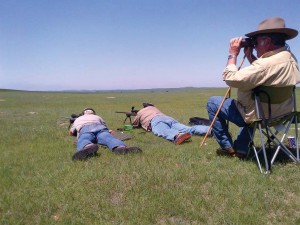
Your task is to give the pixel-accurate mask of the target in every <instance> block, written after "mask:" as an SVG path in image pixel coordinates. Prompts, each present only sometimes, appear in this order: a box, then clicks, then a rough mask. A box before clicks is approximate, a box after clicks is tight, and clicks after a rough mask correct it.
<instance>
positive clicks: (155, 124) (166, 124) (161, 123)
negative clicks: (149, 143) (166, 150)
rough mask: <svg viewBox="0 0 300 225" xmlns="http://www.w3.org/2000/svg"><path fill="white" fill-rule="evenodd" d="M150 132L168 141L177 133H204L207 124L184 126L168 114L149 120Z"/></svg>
mask: <svg viewBox="0 0 300 225" xmlns="http://www.w3.org/2000/svg"><path fill="white" fill-rule="evenodd" d="M151 128H152V132H153V133H154V134H155V135H156V136H159V137H163V138H165V139H167V140H169V141H174V139H175V136H176V135H177V134H178V133H180V132H181V133H190V134H197V135H205V134H206V132H207V130H208V128H209V127H208V126H203V125H197V126H192V127H190V126H186V125H184V124H181V123H179V122H178V121H177V120H175V119H173V118H172V117H169V116H165V115H162V116H156V117H154V118H153V119H152V120H151Z"/></svg>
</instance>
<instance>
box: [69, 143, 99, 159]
mask: <svg viewBox="0 0 300 225" xmlns="http://www.w3.org/2000/svg"><path fill="white" fill-rule="evenodd" d="M97 151H98V145H96V144H93V143H90V144H87V145H86V146H84V148H83V149H82V150H80V151H78V152H76V153H75V154H74V155H73V157H72V159H73V160H85V159H87V158H88V157H90V156H93V155H95V154H96V152H97Z"/></svg>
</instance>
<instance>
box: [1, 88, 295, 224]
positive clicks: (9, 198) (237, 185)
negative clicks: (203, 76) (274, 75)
mask: <svg viewBox="0 0 300 225" xmlns="http://www.w3.org/2000/svg"><path fill="white" fill-rule="evenodd" d="M225 92H226V89H209V88H207V89H205V88H199V89H178V90H177V89H170V90H165V91H163V90H161V91H143V92H142V91H136V92H109V93H108V92H107V93H55V92H52V93H51V92H24V91H7V90H1V91H0V99H1V101H0V124H1V129H0V138H1V139H0V140H1V141H0V143H1V145H0V149H1V157H0V193H1V197H0V224H300V204H299V203H300V188H299V187H300V179H299V178H300V173H299V169H300V168H299V166H298V165H295V164H294V163H291V162H288V163H282V162H281V163H276V164H275V165H274V168H273V172H272V174H270V175H262V174H260V173H259V170H258V168H257V165H256V163H255V162H254V161H250V160H249V161H239V160H237V159H233V158H227V157H218V156H216V154H215V150H216V149H217V148H218V145H217V143H216V142H215V141H214V139H212V138H209V139H208V140H207V142H206V143H207V144H206V145H205V146H203V147H202V148H201V149H200V148H199V145H200V143H201V140H202V138H203V137H199V136H193V137H192V141H191V142H188V143H185V144H183V145H180V146H175V145H174V144H172V143H171V142H168V141H166V140H164V139H162V138H158V137H156V136H154V135H153V134H152V133H149V132H148V133H146V132H143V131H142V130H140V129H136V130H133V131H132V134H133V135H134V138H133V139H131V140H128V141H126V142H127V144H128V145H130V146H139V147H141V148H142V149H143V153H142V154H138V155H115V154H113V153H111V152H110V151H109V150H108V149H105V148H100V149H99V155H98V156H97V157H94V158H90V159H89V160H87V161H84V162H73V161H72V160H71V157H72V155H73V154H74V152H75V145H74V139H73V138H72V137H69V136H68V134H67V128H68V121H67V120H66V119H65V117H68V116H70V115H71V114H72V113H79V112H80V111H81V110H82V109H83V108H85V107H92V108H94V109H95V110H96V112H97V113H98V114H99V115H101V117H102V118H104V119H105V121H106V122H107V124H108V126H109V128H110V129H113V130H115V129H117V128H119V127H122V125H123V120H124V119H125V117H124V115H123V114H116V113H115V111H129V110H130V108H131V106H135V108H137V109H138V108H140V107H141V103H142V102H152V103H154V104H155V105H157V106H158V107H159V108H160V109H161V110H162V111H163V112H164V113H166V114H167V115H170V116H172V117H174V118H176V119H178V120H179V121H180V122H182V123H185V124H187V123H188V120H189V118H190V117H193V116H200V117H207V112H206V109H205V105H206V101H207V99H208V97H209V96H212V95H221V96H223V95H224V94H225ZM298 94H299V93H298ZM232 96H233V97H235V93H234V91H233V92H232ZM298 99H300V97H298ZM298 105H299V104H298ZM230 130H231V133H232V134H233V135H235V134H236V133H237V130H238V129H237V128H236V127H235V126H234V125H230Z"/></svg>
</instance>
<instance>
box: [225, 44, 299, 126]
mask: <svg viewBox="0 0 300 225" xmlns="http://www.w3.org/2000/svg"><path fill="white" fill-rule="evenodd" d="M223 78H224V80H225V82H226V84H227V85H228V86H230V87H233V88H237V101H236V104H237V107H238V109H239V111H240V113H241V115H242V116H243V118H244V120H245V122H246V123H251V122H252V121H253V120H254V119H255V105H254V100H253V99H252V98H251V91H252V89H253V88H255V87H257V86H261V85H264V86H276V87H285V86H294V85H296V84H297V83H299V82H300V72H299V68H298V64H297V60H296V58H295V56H294V55H293V54H292V53H291V52H290V51H288V50H287V48H286V47H283V48H280V49H277V50H276V51H271V52H267V53H265V54H264V55H262V56H261V57H260V58H258V59H257V60H255V61H254V62H253V63H252V64H251V65H250V66H248V67H245V68H243V69H241V70H239V71H238V69H237V67H236V65H234V64H230V65H228V66H227V67H226V68H225V70H224V72H223ZM263 107H264V110H266V109H267V104H265V103H263ZM292 107H293V102H292V98H290V99H288V100H286V101H285V102H283V103H282V104H272V106H271V108H272V113H273V116H278V115H281V114H284V113H288V112H290V111H291V110H292Z"/></svg>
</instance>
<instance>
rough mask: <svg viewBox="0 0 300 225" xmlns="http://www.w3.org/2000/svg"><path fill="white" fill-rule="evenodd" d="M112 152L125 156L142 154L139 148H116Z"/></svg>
mask: <svg viewBox="0 0 300 225" xmlns="http://www.w3.org/2000/svg"><path fill="white" fill-rule="evenodd" d="M112 151H113V152H114V153H116V154H120V155H125V154H128V153H141V152H142V149H140V148H138V147H125V146H120V147H116V148H114V149H113V150H112Z"/></svg>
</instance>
